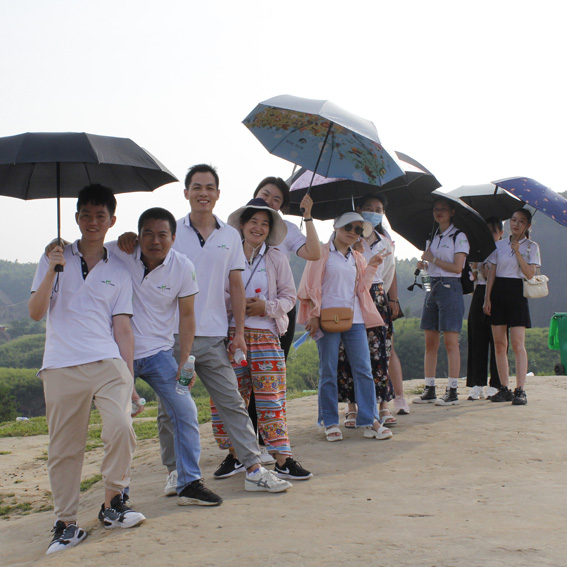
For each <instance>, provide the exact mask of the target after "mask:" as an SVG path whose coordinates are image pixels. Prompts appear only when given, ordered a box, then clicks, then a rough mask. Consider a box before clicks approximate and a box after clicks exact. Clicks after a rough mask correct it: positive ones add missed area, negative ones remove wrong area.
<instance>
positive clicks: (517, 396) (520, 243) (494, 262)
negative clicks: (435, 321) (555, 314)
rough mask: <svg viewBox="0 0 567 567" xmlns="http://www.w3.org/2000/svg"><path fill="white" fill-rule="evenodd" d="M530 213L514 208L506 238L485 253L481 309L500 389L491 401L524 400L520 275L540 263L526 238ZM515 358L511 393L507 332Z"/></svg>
mask: <svg viewBox="0 0 567 567" xmlns="http://www.w3.org/2000/svg"><path fill="white" fill-rule="evenodd" d="M531 224H532V214H531V213H530V211H528V210H527V209H518V210H517V211H516V212H515V213H514V214H513V215H512V218H511V219H510V233H511V234H510V238H506V239H505V240H499V241H498V242H497V243H496V250H495V251H494V252H493V253H492V254H491V255H490V256H489V257H488V260H487V261H488V262H490V264H491V268H490V273H489V274H488V281H487V282H486V297H485V299H484V312H485V313H486V314H487V315H489V316H490V324H491V325H492V336H493V337H494V350H495V352H496V365H497V366H498V375H499V376H500V382H501V384H502V386H501V388H500V390H499V391H498V392H497V393H496V394H494V395H493V396H492V397H491V398H490V400H491V401H492V402H512V404H513V405H516V406H523V405H526V404H527V403H528V398H527V396H526V392H525V390H524V386H525V385H526V372H527V371H528V354H527V352H526V344H525V342H526V328H527V329H529V328H530V327H531V319H530V309H529V306H528V300H527V298H525V297H524V284H523V280H524V279H527V280H529V279H531V278H533V277H534V276H535V273H536V269H537V268H538V267H539V266H540V265H541V260H540V254H539V246H538V245H537V243H535V242H533V241H532V240H530V230H529V229H530V226H531ZM508 327H509V328H510V342H511V343H512V350H513V351H514V356H515V358H516V389H515V390H514V392H513V393H512V391H511V390H510V388H509V387H508V385H509V383H510V377H509V375H508V333H507V329H508Z"/></svg>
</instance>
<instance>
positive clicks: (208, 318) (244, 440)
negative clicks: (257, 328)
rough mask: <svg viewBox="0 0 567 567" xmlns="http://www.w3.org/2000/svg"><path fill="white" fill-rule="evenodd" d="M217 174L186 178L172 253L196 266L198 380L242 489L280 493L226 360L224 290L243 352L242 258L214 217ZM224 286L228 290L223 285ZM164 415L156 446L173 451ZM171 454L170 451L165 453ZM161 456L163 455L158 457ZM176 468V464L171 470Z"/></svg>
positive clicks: (235, 239) (237, 242) (194, 173)
mask: <svg viewBox="0 0 567 567" xmlns="http://www.w3.org/2000/svg"><path fill="white" fill-rule="evenodd" d="M218 186H219V178H218V175H217V172H216V171H215V170H214V169H213V168H212V167H211V166H209V165H205V164H200V165H195V166H193V167H192V168H191V169H190V170H189V172H188V173H187V176H186V178H185V192H184V193H185V198H186V199H187V200H188V201H189V203H190V206H191V212H190V213H189V214H188V215H187V216H186V217H183V218H181V219H179V220H178V221H177V233H176V238H175V242H174V244H173V248H174V249H175V250H178V251H179V252H181V253H182V254H185V255H186V256H187V257H188V258H189V259H190V260H191V261H192V262H193V264H194V265H195V270H196V273H197V283H198V284H199V294H198V295H197V297H196V298H195V319H196V331H195V340H194V342H193V349H192V351H191V353H192V354H193V355H194V356H195V369H196V371H197V375H198V376H199V378H200V379H201V381H202V382H203V384H204V385H205V388H206V389H207V391H208V393H209V395H210V396H211V398H212V399H213V402H214V404H215V406H216V408H217V410H218V412H219V414H220V416H221V419H222V421H223V424H224V426H225V429H226V431H227V432H228V435H229V437H230V440H231V442H232V446H233V447H234V449H235V451H236V456H237V458H238V460H239V461H240V463H242V465H243V468H244V469H245V470H246V473H247V474H246V478H245V481H244V488H245V490H248V491H266V492H283V491H285V490H287V489H288V488H290V487H291V486H292V485H291V483H290V482H287V481H285V480H282V479H280V478H278V477H277V476H275V475H274V474H273V472H271V471H268V470H266V469H264V467H261V466H260V450H259V448H258V442H257V440H256V434H255V433H254V429H253V427H252V423H251V422H250V418H249V416H248V412H247V411H246V407H245V406H244V401H243V400H242V397H241V396H240V393H239V392H238V383H237V380H236V375H235V374H234V371H233V370H232V366H231V364H230V360H229V358H228V353H227V347H226V343H225V341H226V337H227V334H228V319H227V310H226V303H225V299H224V293H225V292H224V290H225V288H227V287H228V288H229V290H230V299H231V305H232V311H233V315H234V318H235V322H236V334H235V337H234V340H233V341H232V343H231V344H230V346H229V349H230V351H231V353H233V354H234V352H235V351H236V349H241V350H242V351H243V352H246V343H245V342H244V312H245V304H246V303H245V291H244V284H243V282H242V275H241V272H242V270H244V262H245V261H246V260H245V257H244V252H243V251H242V242H241V238H240V235H239V233H238V232H237V231H236V230H235V229H234V228H232V227H231V226H229V225H227V224H225V223H224V222H222V221H221V220H220V219H218V218H217V217H216V216H215V215H214V214H213V209H214V207H215V205H216V202H217V201H218V198H219V196H220V191H219V188H218ZM132 236H135V235H132V233H128V234H127V235H123V236H122V237H121V238H120V239H119V244H120V246H121V248H122V249H123V250H125V251H127V252H130V251H132ZM227 283H228V285H227ZM164 421H165V422H167V415H166V414H164V413H163V412H162V413H161V414H160V415H158V422H161V426H160V443H161V444H162V445H165V446H166V447H167V446H169V447H171V445H172V438H171V433H170V431H171V428H170V427H169V428H168V427H164V423H163V422H164ZM169 452H171V451H169ZM162 454H163V452H162ZM173 466H174V467H175V464H174V465H173Z"/></svg>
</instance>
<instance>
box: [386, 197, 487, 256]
mask: <svg viewBox="0 0 567 567" xmlns="http://www.w3.org/2000/svg"><path fill="white" fill-rule="evenodd" d="M385 195H386V198H387V199H388V208H387V210H386V215H387V217H388V222H389V223H390V226H391V227H392V229H393V230H394V231H396V232H397V233H398V234H400V235H401V236H403V237H404V238H405V239H406V240H408V241H409V242H411V243H412V244H413V245H414V246H415V247H416V248H418V249H420V250H423V249H424V248H425V241H426V240H427V239H428V238H430V235H431V234H432V232H434V230H435V229H436V228H437V225H436V224H435V222H434V220H433V201H434V200H435V198H436V197H445V198H446V199H448V200H449V201H451V203H452V205H453V206H454V208H455V216H454V217H453V224H454V225H455V226H456V227H457V228H459V229H460V230H462V231H463V232H464V233H465V234H466V235H467V238H468V240H469V244H470V253H469V256H468V259H469V260H470V261H471V262H482V261H484V260H485V259H486V258H487V256H488V255H489V254H490V253H491V252H492V251H493V250H494V249H495V246H494V239H493V238H492V234H491V233H490V229H489V228H488V225H487V224H486V223H485V222H484V219H483V218H482V217H481V216H480V215H479V214H478V213H477V212H476V211H475V210H474V209H472V208H471V207H469V206H468V205H467V204H466V203H463V202H462V201H460V200H459V199H454V198H453V197H451V196H449V195H447V194H446V193H441V192H439V191H433V192H431V191H427V190H425V189H423V188H418V187H414V188H410V189H407V190H397V191H396V190H393V191H387V192H386V193H385Z"/></svg>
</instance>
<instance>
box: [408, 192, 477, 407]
mask: <svg viewBox="0 0 567 567" xmlns="http://www.w3.org/2000/svg"><path fill="white" fill-rule="evenodd" d="M454 215H455V208H454V207H453V204H452V202H451V201H450V200H449V199H445V198H444V197H437V198H436V199H435V200H434V201H433V218H434V219H435V222H436V223H437V224H438V228H437V230H436V231H435V232H434V234H433V238H432V240H431V241H429V240H428V241H427V242H426V250H425V252H424V253H423V254H422V256H421V261H420V262H418V263H417V267H418V268H419V269H420V270H423V269H425V268H426V269H427V271H428V272H429V275H430V276H431V291H427V292H426V293H425V299H424V301H423V311H422V313H421V325H420V328H421V329H423V330H424V332H425V357H424V374H425V390H424V391H423V394H422V395H421V396H419V397H417V398H414V399H413V400H412V402H413V403H414V404H428V403H435V405H441V406H444V405H454V404H458V403H459V397H458V395H457V387H458V384H459V373H460V370H461V354H460V351H459V334H460V332H461V328H462V325H463V316H464V313H465V302H464V300H463V288H462V286H461V280H460V277H461V272H462V271H463V267H464V265H465V260H466V258H467V254H468V253H469V241H468V239H467V236H466V234H465V233H464V232H462V231H460V230H459V229H458V228H456V227H455V225H454V224H453V216H454ZM441 333H443V342H444V343H445V349H446V350H447V359H448V363H449V364H448V366H449V383H448V387H447V389H446V391H445V394H444V395H443V396H442V397H440V398H437V395H436V392H435V374H436V371H437V353H438V351H439V343H440V338H441Z"/></svg>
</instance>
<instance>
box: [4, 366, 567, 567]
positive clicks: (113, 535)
mask: <svg viewBox="0 0 567 567" xmlns="http://www.w3.org/2000/svg"><path fill="white" fill-rule="evenodd" d="M528 380H529V381H528V386H527V392H528V398H529V404H528V405H527V406H526V407H514V406H511V405H510V404H493V403H491V402H487V401H475V402H468V401H464V400H463V401H462V402H461V404H460V405H459V406H451V407H447V408H444V407H433V406H431V405H427V406H423V405H421V406H416V405H412V406H411V410H412V413H411V415H409V416H399V419H398V425H397V426H396V427H395V428H393V430H394V438H393V439H391V440H388V441H376V440H368V439H364V438H363V437H362V432H361V431H356V430H354V431H352V430H346V431H345V434H344V435H345V440H344V441H342V442H339V443H328V442H326V441H325V439H324V436H323V433H322V431H321V430H320V429H318V428H316V427H315V426H314V422H315V415H316V403H317V400H316V397H314V396H312V397H309V398H302V399H298V400H293V401H291V402H290V403H289V404H288V408H289V412H288V420H289V423H290V436H291V440H292V444H293V448H294V456H295V457H296V458H297V459H298V460H299V461H300V462H302V464H304V466H305V467H307V468H309V469H310V470H312V471H313V473H314V475H315V476H314V478H313V479H312V480H310V481H308V482H295V483H294V486H293V488H292V489H291V490H290V491H288V493H285V494H263V493H247V492H245V491H244V486H243V485H244V477H243V475H236V476H235V477H232V478H229V479H226V480H219V481H216V480H214V479H212V472H213V470H214V469H215V467H216V465H218V464H219V463H220V461H221V459H222V453H220V452H219V451H218V449H217V448H216V446H215V445H214V443H213V439H212V434H211V428H210V425H209V424H206V425H203V426H202V427H201V431H202V445H203V450H202V461H201V463H202V470H203V474H204V477H205V479H206V481H207V483H208V484H209V486H210V487H211V488H213V489H214V490H215V491H217V492H218V493H219V494H221V495H222V496H223V498H224V503H223V505H222V506H221V507H219V508H204V507H193V506H188V507H180V506H177V504H176V499H175V497H174V498H167V497H165V496H163V492H162V490H163V486H164V483H165V479H166V473H165V470H164V468H163V467H162V466H161V464H160V461H159V447H158V444H157V442H156V441H155V440H148V441H142V442H141V443H140V444H139V447H138V450H137V455H136V459H135V461H134V468H133V480H132V493H133V501H134V507H135V509H136V510H139V511H141V512H143V513H144V514H145V515H146V516H147V518H148V519H147V521H146V522H145V523H144V524H143V525H142V526H140V527H138V528H134V529H130V530H112V531H105V530H104V529H103V528H102V527H101V526H100V525H99V523H98V521H97V519H96V515H97V512H98V509H99V506H100V502H101V495H102V489H101V486H100V484H98V485H95V486H94V487H93V488H92V489H91V490H89V491H88V492H86V493H84V494H83V495H82V498H81V509H80V513H79V522H80V524H81V526H82V527H83V528H86V529H87V530H88V531H89V537H88V538H87V539H86V541H85V542H83V543H82V544H81V545H79V546H78V547H76V548H74V549H71V550H68V551H65V552H63V553H58V554H55V555H53V556H50V557H46V556H45V555H44V553H45V550H46V548H47V544H48V542H49V539H50V534H49V530H50V528H51V525H52V523H53V515H52V514H53V513H52V512H37V513H32V514H28V515H25V516H21V517H15V518H11V519H9V520H0V551H1V558H0V565H2V566H5V567H8V566H15V565H20V566H24V565H25V566H28V565H38V564H39V565H57V566H71V565H73V566H76V565H81V567H90V566H95V565H96V566H97V567H98V566H101V565H109V566H119V565H134V564H143V565H145V566H146V567H158V566H159V567H167V566H174V565H175V566H177V565H184V566H185V565H198V566H200V567H206V566H215V567H217V566H229V565H231V566H232V565H236V566H245V565H246V566H252V567H255V566H260V565H274V566H276V565H278V566H286V565H301V566H306V567H307V566H319V565H321V566H325V567H330V566H341V567H346V566H349V567H351V566H358V565H361V566H362V565H364V566H374V565H376V566H377V565H380V566H386V567H389V566H399V567H403V566H410V565H411V566H415V565H419V566H421V567H432V566H436V567H445V566H447V567H449V566H451V567H452V566H457V565H458V566H465V567H474V566H482V567H493V566H494V567H496V566H503V565H505V566H508V565H509V566H524V565H525V566H530V567H539V566H548V565H553V566H556V567H559V566H565V565H567V543H566V541H565V539H566V538H565V524H566V520H567V490H566V488H567V481H566V477H567V472H566V453H567V442H566V440H565V438H566V433H567V425H566V420H565V408H567V380H566V378H564V377H563V378H562V377H533V378H530V379H528ZM412 385H414V384H412V383H411V382H407V383H406V389H411V387H412ZM461 390H462V392H461V394H462V397H463V398H464V397H465V388H464V387H461ZM45 450H46V439H45V438H40V437H35V438H30V439H0V452H3V451H11V454H7V455H1V456H0V481H1V491H2V493H4V494H7V493H13V494H15V495H16V497H18V498H20V499H25V498H28V499H31V500H33V501H34V506H35V507H36V508H38V507H40V506H41V505H42V504H44V503H46V502H48V497H46V496H45V493H46V491H48V490H49V485H48V481H47V475H46V471H45V465H46V462H45V460H42V459H41V457H42V456H43V455H44V451H45ZM38 457H39V460H38ZM98 464H99V454H97V452H91V453H89V454H88V455H87V458H86V460H85V467H84V471H83V472H84V475H83V476H84V478H88V477H90V476H93V475H94V474H96V473H97V472H98ZM562 534H563V535H562Z"/></svg>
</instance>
